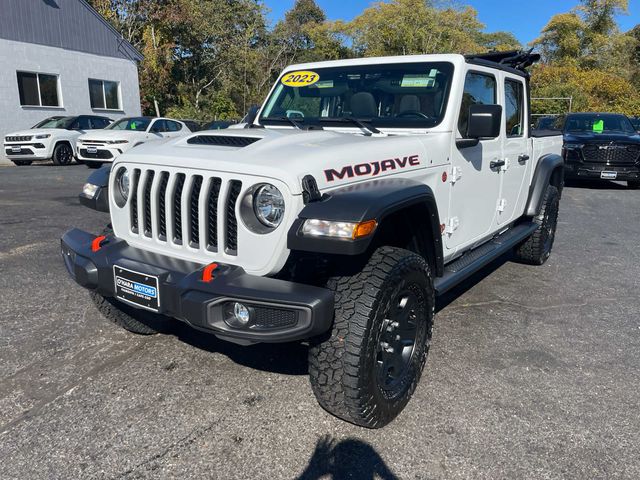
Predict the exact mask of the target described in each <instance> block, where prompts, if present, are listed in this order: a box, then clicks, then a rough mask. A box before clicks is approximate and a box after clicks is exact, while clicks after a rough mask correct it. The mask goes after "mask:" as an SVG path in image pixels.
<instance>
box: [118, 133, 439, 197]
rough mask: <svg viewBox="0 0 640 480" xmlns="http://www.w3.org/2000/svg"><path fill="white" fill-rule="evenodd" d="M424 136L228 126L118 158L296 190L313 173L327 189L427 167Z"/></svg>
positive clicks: (138, 150) (154, 144)
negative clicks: (238, 176)
mask: <svg viewBox="0 0 640 480" xmlns="http://www.w3.org/2000/svg"><path fill="white" fill-rule="evenodd" d="M431 137H434V139H435V138H437V137H440V138H445V137H446V138H449V134H446V133H440V134H437V133H433V134H429V137H428V139H429V140H430V139H431ZM420 138H424V136H421V137H418V136H413V135H402V136H401V135H397V136H363V135H358V134H353V133H343V132H337V131H330V130H295V129H292V128H281V129H257V128H254V129H234V130H229V129H226V130H217V131H203V132H197V133H194V134H192V135H189V136H187V137H180V138H178V139H174V140H171V141H168V142H166V143H163V144H158V143H157V142H153V143H148V144H145V145H142V146H140V147H137V148H135V149H132V150H130V151H129V152H127V153H125V154H123V155H121V156H120V157H118V159H117V160H116V163H121V162H130V163H141V164H150V165H155V166H171V167H181V168H185V169H196V170H197V169H200V170H207V171H210V172H211V171H214V172H215V171H218V172H225V173H231V174H234V173H235V174H243V175H255V176H256V177H261V178H263V179H264V178H273V179H278V180H281V181H284V182H285V183H286V184H287V185H288V187H289V188H290V190H291V193H293V194H299V193H301V192H302V187H301V182H302V178H303V177H305V176H306V175H309V174H311V175H313V176H314V178H315V179H316V182H317V183H318V187H319V188H320V190H324V189H327V188H333V187H335V186H341V185H345V184H349V183H354V182H356V181H361V180H364V179H366V178H367V177H371V178H373V177H375V178H380V177H383V176H387V175H393V174H398V173H401V172H404V171H410V170H416V169H420V168H426V166H427V164H429V160H430V159H428V158H427V155H426V152H425V147H424V143H423V140H421V139H420ZM438 150H439V151H442V150H440V149H438ZM431 160H433V159H431ZM114 168H115V167H114Z"/></svg>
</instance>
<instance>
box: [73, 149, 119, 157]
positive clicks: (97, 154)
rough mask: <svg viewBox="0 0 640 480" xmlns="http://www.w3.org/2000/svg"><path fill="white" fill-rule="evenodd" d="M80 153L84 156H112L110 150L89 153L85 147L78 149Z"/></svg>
mask: <svg viewBox="0 0 640 480" xmlns="http://www.w3.org/2000/svg"><path fill="white" fill-rule="evenodd" d="M80 155H82V156H83V157H85V158H105V159H106V158H112V157H113V155H111V152H110V151H108V150H96V152H95V153H89V150H87V149H86V148H81V149H80Z"/></svg>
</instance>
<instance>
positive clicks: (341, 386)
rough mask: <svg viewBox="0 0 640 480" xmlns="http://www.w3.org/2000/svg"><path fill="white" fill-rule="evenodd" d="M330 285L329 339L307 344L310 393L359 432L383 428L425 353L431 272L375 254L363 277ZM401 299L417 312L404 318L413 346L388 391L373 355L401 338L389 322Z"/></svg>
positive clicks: (402, 258)
mask: <svg viewBox="0 0 640 480" xmlns="http://www.w3.org/2000/svg"><path fill="white" fill-rule="evenodd" d="M328 286H329V287H330V288H332V289H333V290H334V291H335V300H336V306H335V318H334V324H333V327H332V330H331V332H330V333H329V334H327V335H326V336H325V337H323V338H320V339H318V340H316V341H314V342H312V343H311V345H310V349H309V376H310V380H311V387H312V388H313V392H314V394H315V395H316V398H317V399H318V402H319V403H320V405H321V406H322V407H323V408H324V409H325V410H327V411H328V412H330V413H332V414H333V415H335V416H337V417H339V418H342V419H343V420H346V421H348V422H351V423H354V424H356V425H360V426H363V427H368V428H380V427H383V426H385V425H386V424H388V423H389V422H390V421H391V420H393V419H394V418H395V417H396V416H397V415H398V414H399V413H400V412H401V411H402V409H403V408H404V407H405V405H406V404H407V402H408V401H409V399H410V398H411V395H412V394H413V392H414V390H415V388H416V386H417V384H418V382H419V380H420V376H421V374H422V370H423V368H424V364H425V361H426V358H427V354H428V352H429V345H430V341H431V330H432V325H433V315H434V304H435V296H434V289H433V280H432V277H431V272H430V270H429V265H428V264H427V262H426V261H425V260H424V259H423V258H422V257H420V256H419V255H416V254H414V253H412V252H410V251H408V250H403V249H400V248H393V247H381V248H379V249H378V250H376V251H375V252H374V254H373V255H372V256H371V258H370V260H369V262H368V263H367V264H366V265H365V267H364V268H363V269H362V271H361V272H359V273H358V274H356V275H353V276H350V277H338V278H332V279H331V280H330V281H329V285H328ZM404 292H409V295H414V296H415V300H416V301H415V302H413V301H412V304H414V303H415V309H414V310H411V311H409V310H407V311H406V313H407V314H408V316H407V318H414V321H413V323H414V324H415V342H414V344H413V345H414V346H413V347H411V348H412V350H411V351H410V353H409V355H408V360H406V365H401V366H402V370H401V375H398V378H399V379H398V384H397V385H396V386H395V387H394V388H388V389H387V388H385V386H384V385H381V383H384V382H383V381H381V379H380V376H379V375H380V373H379V372H380V371H384V370H381V369H382V366H383V362H382V361H380V359H381V355H384V353H383V352H380V351H379V349H380V346H381V345H382V340H384V339H387V338H388V336H389V335H391V336H395V335H396V333H400V330H402V331H407V330H404V329H402V327H400V328H398V330H397V331H396V330H394V327H393V325H391V322H390V320H389V319H394V318H396V315H397V314H399V313H401V312H402V311H403V310H402V309H401V304H402V302H403V300H402V295H404ZM398 299H400V301H399V303H398V304H397V305H396V304H395V302H396V301H398ZM408 303H409V302H408V301H406V302H405V305H408ZM411 312H414V313H415V315H414V316H413V317H412V316H411ZM389 328H391V329H389ZM389 332H392V333H389ZM399 336H400V335H398V337H399ZM385 344H386V345H387V346H388V345H389V344H388V343H385ZM393 345H395V344H393ZM396 351H405V349H404V348H403V349H396ZM389 371H391V370H389Z"/></svg>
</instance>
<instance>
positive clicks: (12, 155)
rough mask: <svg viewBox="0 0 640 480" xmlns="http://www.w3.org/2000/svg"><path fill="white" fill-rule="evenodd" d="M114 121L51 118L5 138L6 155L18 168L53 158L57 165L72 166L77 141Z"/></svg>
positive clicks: (89, 117) (98, 117)
mask: <svg viewBox="0 0 640 480" xmlns="http://www.w3.org/2000/svg"><path fill="white" fill-rule="evenodd" d="M111 121H112V120H111V119H110V118H107V117H100V116H97V115H78V116H73V117H61V116H58V117H49V118H47V119H45V120H43V121H41V122H40V123H38V124H36V125H34V126H33V127H32V128H31V129H29V130H21V131H19V132H13V133H9V134H7V135H6V136H5V137H4V153H5V155H6V156H7V158H8V159H9V160H11V161H12V162H13V163H15V164H16V165H18V166H22V165H30V164H31V163H32V162H33V161H39V160H49V159H52V160H53V163H54V164H56V165H69V164H70V163H71V162H72V161H73V157H74V156H75V146H76V140H77V138H78V137H79V136H80V135H82V134H83V133H85V131H86V130H94V129H101V128H104V127H106V126H107V125H109V124H110V123H111Z"/></svg>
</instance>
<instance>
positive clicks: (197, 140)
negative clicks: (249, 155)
mask: <svg viewBox="0 0 640 480" xmlns="http://www.w3.org/2000/svg"><path fill="white" fill-rule="evenodd" d="M258 140H262V139H261V138H260V137H236V136H232V135H196V136H195V137H191V138H189V139H188V140H187V143H188V144H189V145H214V146H218V147H248V146H249V145H251V144H252V143H255V142H257V141H258Z"/></svg>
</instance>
